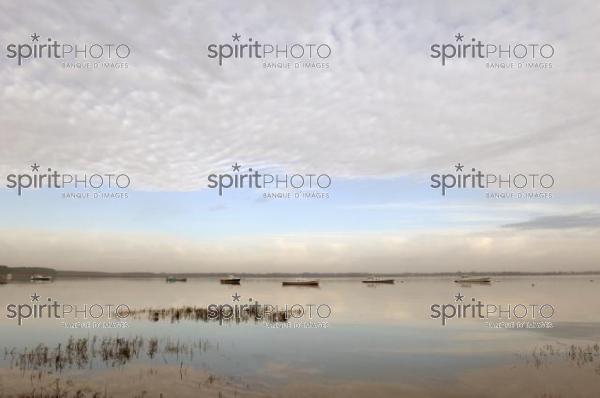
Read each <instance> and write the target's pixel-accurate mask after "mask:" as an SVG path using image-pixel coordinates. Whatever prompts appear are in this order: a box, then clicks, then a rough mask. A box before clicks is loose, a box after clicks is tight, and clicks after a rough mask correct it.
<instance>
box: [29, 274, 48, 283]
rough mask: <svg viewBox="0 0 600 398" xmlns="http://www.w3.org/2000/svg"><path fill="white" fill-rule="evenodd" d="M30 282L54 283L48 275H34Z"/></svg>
mask: <svg viewBox="0 0 600 398" xmlns="http://www.w3.org/2000/svg"><path fill="white" fill-rule="evenodd" d="M29 280H30V281H31V282H38V281H46V282H49V281H52V277H51V276H48V275H40V274H34V275H31V277H30V278H29Z"/></svg>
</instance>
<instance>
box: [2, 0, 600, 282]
mask: <svg viewBox="0 0 600 398" xmlns="http://www.w3.org/2000/svg"><path fill="white" fill-rule="evenodd" d="M0 10H1V11H2V12H0V44H1V46H0V51H1V58H0V70H1V73H0V109H1V110H2V112H0V126H1V128H0V139H1V140H2V145H0V180H1V181H2V185H1V187H2V188H1V189H0V264H6V265H14V266H27V265H31V266H35V265H38V266H51V267H55V268H60V269H81V270H92V269H94V270H107V271H114V270H151V271H165V272H168V271H171V270H172V271H196V272H204V271H219V270H224V271H234V272H242V271H245V272H278V271H281V272H286V271H323V272H330V271H367V272H368V271H379V272H404V271H416V272H418V271H422V272H430V271H455V270H535V271H544V270H552V271H554V270H589V269H594V270H598V269H600V261H599V260H600V247H599V245H598V244H597V242H598V239H599V238H600V206H599V202H600V201H599V199H598V195H599V194H600V180H599V179H598V177H597V170H599V169H600V160H599V157H598V155H597V152H598V148H599V147H600V133H599V132H598V128H599V127H600V120H599V119H600V116H599V115H598V112H597V110H598V109H599V108H600V90H599V83H600V81H599V78H600V76H599V73H600V72H599V70H600V68H599V67H600V50H599V49H598V45H597V43H596V38H597V37H600V26H598V24H597V21H598V17H600V5H599V4H598V3H597V2H594V1H576V2H569V3H566V2H564V1H523V2H518V3H515V2H509V1H496V2H481V1H461V2H441V1H423V2H408V1H407V2H399V1H393V2H383V1H379V2H378V1H370V2H362V1H355V2H349V1H340V2H335V1H305V2H301V3H299V2H292V1H273V2H261V3H260V4H257V3H256V2H254V3H249V2H243V1H236V2H234V1H227V2H223V1H211V2H199V1H173V2H164V1H163V2H151V1H130V2H119V1H115V2H108V1H104V2H86V3H85V5H84V4H82V3H81V2H77V1H72V2H68V1H67V2H60V3H48V2H42V1H39V2H31V3H29V4H28V6H27V7H24V6H23V4H22V2H18V1H5V2H3V4H2V5H1V6H0ZM34 33H36V34H38V35H40V37H41V39H42V40H45V39H47V38H49V37H51V38H52V39H55V40H57V41H60V42H61V43H72V44H76V43H81V44H83V43H126V44H127V45H128V46H130V47H131V49H132V54H131V55H130V57H128V59H127V64H128V67H127V68H126V69H113V68H106V69H99V70H77V69H67V68H64V67H63V65H62V62H61V61H60V60H56V59H36V60H32V59H30V60H25V61H24V62H23V65H22V66H18V65H17V64H16V62H15V60H13V59H9V58H7V57H6V55H7V46H8V45H10V44H11V43H16V44H31V43H32V41H31V40H32V39H31V38H30V36H31V35H32V34H34ZM236 33H237V34H239V35H241V37H242V39H243V40H246V39H247V38H250V37H252V38H254V39H255V40H259V41H261V42H263V43H272V44H285V43H327V44H328V45H329V46H330V47H331V48H332V55H331V57H330V58H329V59H328V60H327V61H328V63H329V68H328V69H326V70H321V69H308V70H271V69H265V68H263V67H262V64H261V62H260V61H258V60H248V59H244V60H226V61H225V62H224V64H223V66H219V65H218V63H217V62H216V61H215V60H214V59H210V58H208V57H207V54H208V51H207V46H208V45H210V44H212V43H216V44H224V43H226V44H231V43H232V35H234V34H236ZM459 33H460V34H463V35H464V36H465V38H466V39H470V38H476V39H478V40H482V41H483V42H486V43H501V44H507V45H508V44H511V43H512V44H515V43H525V44H527V43H550V44H551V45H552V46H553V47H554V48H555V55H554V56H553V57H552V59H551V62H552V68H550V69H533V70H531V69H530V70H526V69H513V70H491V69H489V68H486V64H485V61H484V60H477V59H475V60H473V59H468V60H450V61H448V63H447V65H446V66H442V65H441V63H440V61H439V60H435V59H432V58H430V57H429V55H430V52H429V48H430V46H431V45H432V44H433V43H456V41H455V35H456V34H459ZM34 163H37V164H39V165H41V168H42V169H44V168H47V167H50V168H52V169H53V170H58V171H59V172H61V173H69V174H78V175H82V174H86V173H88V174H89V173H126V174H127V175H129V176H130V177H131V180H132V186H131V187H130V188H129V189H128V198H127V199H120V200H119V199H107V200H75V199H64V198H62V197H61V193H62V192H61V191H59V190H30V191H28V192H25V193H24V194H23V195H22V196H18V195H17V194H16V192H15V190H13V189H7V188H6V176H7V175H9V174H11V173H15V174H19V173H29V172H31V168H30V165H32V164H34ZM235 163H239V164H240V165H242V166H243V168H247V167H253V168H254V169H257V170H261V171H272V172H277V173H289V174H294V173H317V174H320V173H326V174H328V175H330V176H331V177H332V179H333V183H332V186H331V187H330V188H329V190H328V194H329V198H328V199H309V200H295V199H288V200H285V199H283V200H269V199H264V198H263V197H262V196H261V195H262V192H259V191H256V190H254V191H253V190H236V191H235V192H233V191H232V192H227V193H226V195H223V196H219V195H218V194H217V193H216V192H215V191H214V190H211V189H208V188H207V184H208V181H207V176H208V175H209V174H212V173H217V174H219V173H230V172H231V170H232V169H231V165H233V164H235ZM458 163H462V164H464V165H465V166H466V168H467V169H470V168H471V167H473V168H477V169H478V170H483V171H484V172H489V173H496V174H503V175H504V174H511V173H512V174H515V173H519V172H524V173H539V174H543V173H549V174H551V175H552V176H553V177H554V179H555V181H556V183H555V186H554V187H553V188H552V190H551V191H550V192H551V194H552V198H545V199H516V198H513V199H488V198H487V197H486V193H488V192H489V191H488V190H468V191H461V192H451V193H450V194H448V195H446V196H444V197H442V196H441V194H440V192H439V190H434V189H432V188H430V186H429V184H430V180H429V179H430V176H431V175H432V174H436V173H438V174H444V173H452V172H454V167H453V166H454V165H455V164H458Z"/></svg>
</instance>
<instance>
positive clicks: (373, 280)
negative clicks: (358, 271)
mask: <svg viewBox="0 0 600 398" xmlns="http://www.w3.org/2000/svg"><path fill="white" fill-rule="evenodd" d="M394 282H395V280H394V279H391V278H387V279H386V278H379V277H375V276H371V277H369V278H367V279H364V280H363V281H362V283H389V284H393V283H394Z"/></svg>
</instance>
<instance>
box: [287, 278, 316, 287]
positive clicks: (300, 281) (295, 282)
mask: <svg viewBox="0 0 600 398" xmlns="http://www.w3.org/2000/svg"><path fill="white" fill-rule="evenodd" d="M281 284H282V285H283V286H319V281H318V280H315V279H294V280H291V281H283V282H281Z"/></svg>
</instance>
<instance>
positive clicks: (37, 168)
mask: <svg viewBox="0 0 600 398" xmlns="http://www.w3.org/2000/svg"><path fill="white" fill-rule="evenodd" d="M39 169H40V165H39V164H37V163H35V162H34V163H33V164H32V165H31V171H38V170H39Z"/></svg>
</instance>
